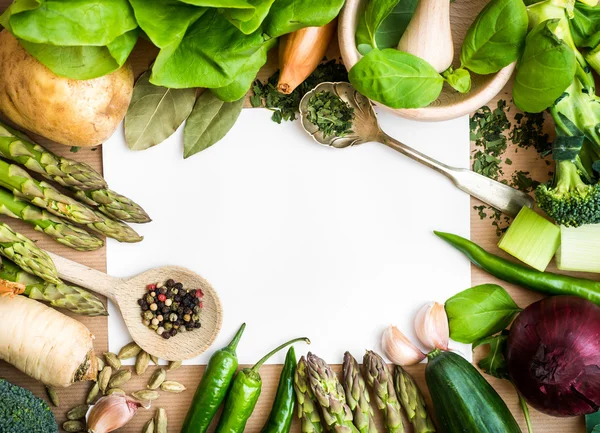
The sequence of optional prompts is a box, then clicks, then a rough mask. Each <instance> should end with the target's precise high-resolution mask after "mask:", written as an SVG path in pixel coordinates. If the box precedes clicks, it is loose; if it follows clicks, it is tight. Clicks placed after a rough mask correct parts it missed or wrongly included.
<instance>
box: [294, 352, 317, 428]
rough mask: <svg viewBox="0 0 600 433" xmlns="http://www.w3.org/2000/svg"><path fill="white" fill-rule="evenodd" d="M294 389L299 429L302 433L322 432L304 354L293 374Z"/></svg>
mask: <svg viewBox="0 0 600 433" xmlns="http://www.w3.org/2000/svg"><path fill="white" fill-rule="evenodd" d="M294 391H295V392H296V401H297V403H298V418H300V424H301V427H300V430H301V431H302V433H322V432H323V426H322V425H321V415H319V410H318V408H317V402H316V400H315V396H314V394H313V392H312V390H311V389H310V385H309V378H308V365H307V364H306V358H304V356H303V357H301V358H300V361H298V366H297V368H296V374H295V375H294Z"/></svg>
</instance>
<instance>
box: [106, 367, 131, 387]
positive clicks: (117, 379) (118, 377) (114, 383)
mask: <svg viewBox="0 0 600 433" xmlns="http://www.w3.org/2000/svg"><path fill="white" fill-rule="evenodd" d="M129 379H131V370H121V371H117V372H116V373H115V375H114V376H113V377H111V378H110V380H109V382H108V387H109V388H118V387H120V386H121V385H125V384H126V383H127V382H128V381H129Z"/></svg>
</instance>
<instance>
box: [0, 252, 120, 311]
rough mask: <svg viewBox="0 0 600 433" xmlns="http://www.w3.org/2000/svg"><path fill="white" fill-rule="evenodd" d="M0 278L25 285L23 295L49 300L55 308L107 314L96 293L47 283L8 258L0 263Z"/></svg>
mask: <svg viewBox="0 0 600 433" xmlns="http://www.w3.org/2000/svg"><path fill="white" fill-rule="evenodd" d="M0 278H1V279H3V280H6V281H11V282H14V283H21V284H23V285H24V286H25V292H24V293H23V295H25V296H28V297H30V298H31V299H35V300H38V301H44V302H49V303H50V305H52V306H53V307H56V308H64V309H66V310H69V311H72V312H73V313H76V314H82V315H84V316H108V312H107V311H106V308H105V307H104V304H103V303H102V301H100V299H98V298H97V297H96V295H94V294H92V293H90V292H87V291H85V290H83V289H81V288H79V287H76V286H69V285H67V284H64V283H62V282H61V283H59V284H52V283H47V282H45V281H44V280H42V279H41V278H38V277H36V276H35V275H31V274H29V273H27V272H25V271H23V270H22V269H20V268H19V267H18V266H17V265H16V264H14V263H13V262H11V261H9V260H3V261H2V264H1V265H0Z"/></svg>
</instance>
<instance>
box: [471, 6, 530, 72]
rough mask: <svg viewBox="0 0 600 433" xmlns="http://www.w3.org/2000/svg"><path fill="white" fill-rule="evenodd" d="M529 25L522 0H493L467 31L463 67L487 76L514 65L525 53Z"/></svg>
mask: <svg viewBox="0 0 600 433" xmlns="http://www.w3.org/2000/svg"><path fill="white" fill-rule="evenodd" d="M527 25H528V18H527V9H526V7H525V5H524V4H523V1H522V0H492V1H491V2H489V3H488V4H487V5H486V6H485V7H484V8H483V10H482V11H481V13H480V14H479V15H477V18H475V21H473V24H471V27H469V30H468V31H467V35H466V36H465V40H464V42H463V46H462V50H461V54H460V61H461V63H462V66H463V67H465V68H468V69H470V70H471V71H473V72H475V73H477V74H481V75H486V74H492V73H495V72H498V71H499V70H500V69H502V68H503V67H505V66H507V65H509V64H511V63H512V62H514V61H515V60H517V58H518V57H519V55H520V54H521V51H522V48H523V43H524V42H525V36H526V35H527Z"/></svg>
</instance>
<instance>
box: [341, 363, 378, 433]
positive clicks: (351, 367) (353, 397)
mask: <svg viewBox="0 0 600 433" xmlns="http://www.w3.org/2000/svg"><path fill="white" fill-rule="evenodd" d="M342 377H343V379H342V384H343V385H344V390H345V391H346V401H347V402H348V406H350V409H352V413H353V414H354V425H355V426H356V428H357V429H358V431H359V432H360V433H378V430H377V426H376V425H375V421H374V420H373V408H372V407H371V397H369V391H368V390H367V387H366V385H365V379H364V378H363V376H362V374H361V372H360V367H359V366H358V362H356V359H354V357H353V356H352V355H351V354H350V352H346V353H344V365H343V367H342Z"/></svg>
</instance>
